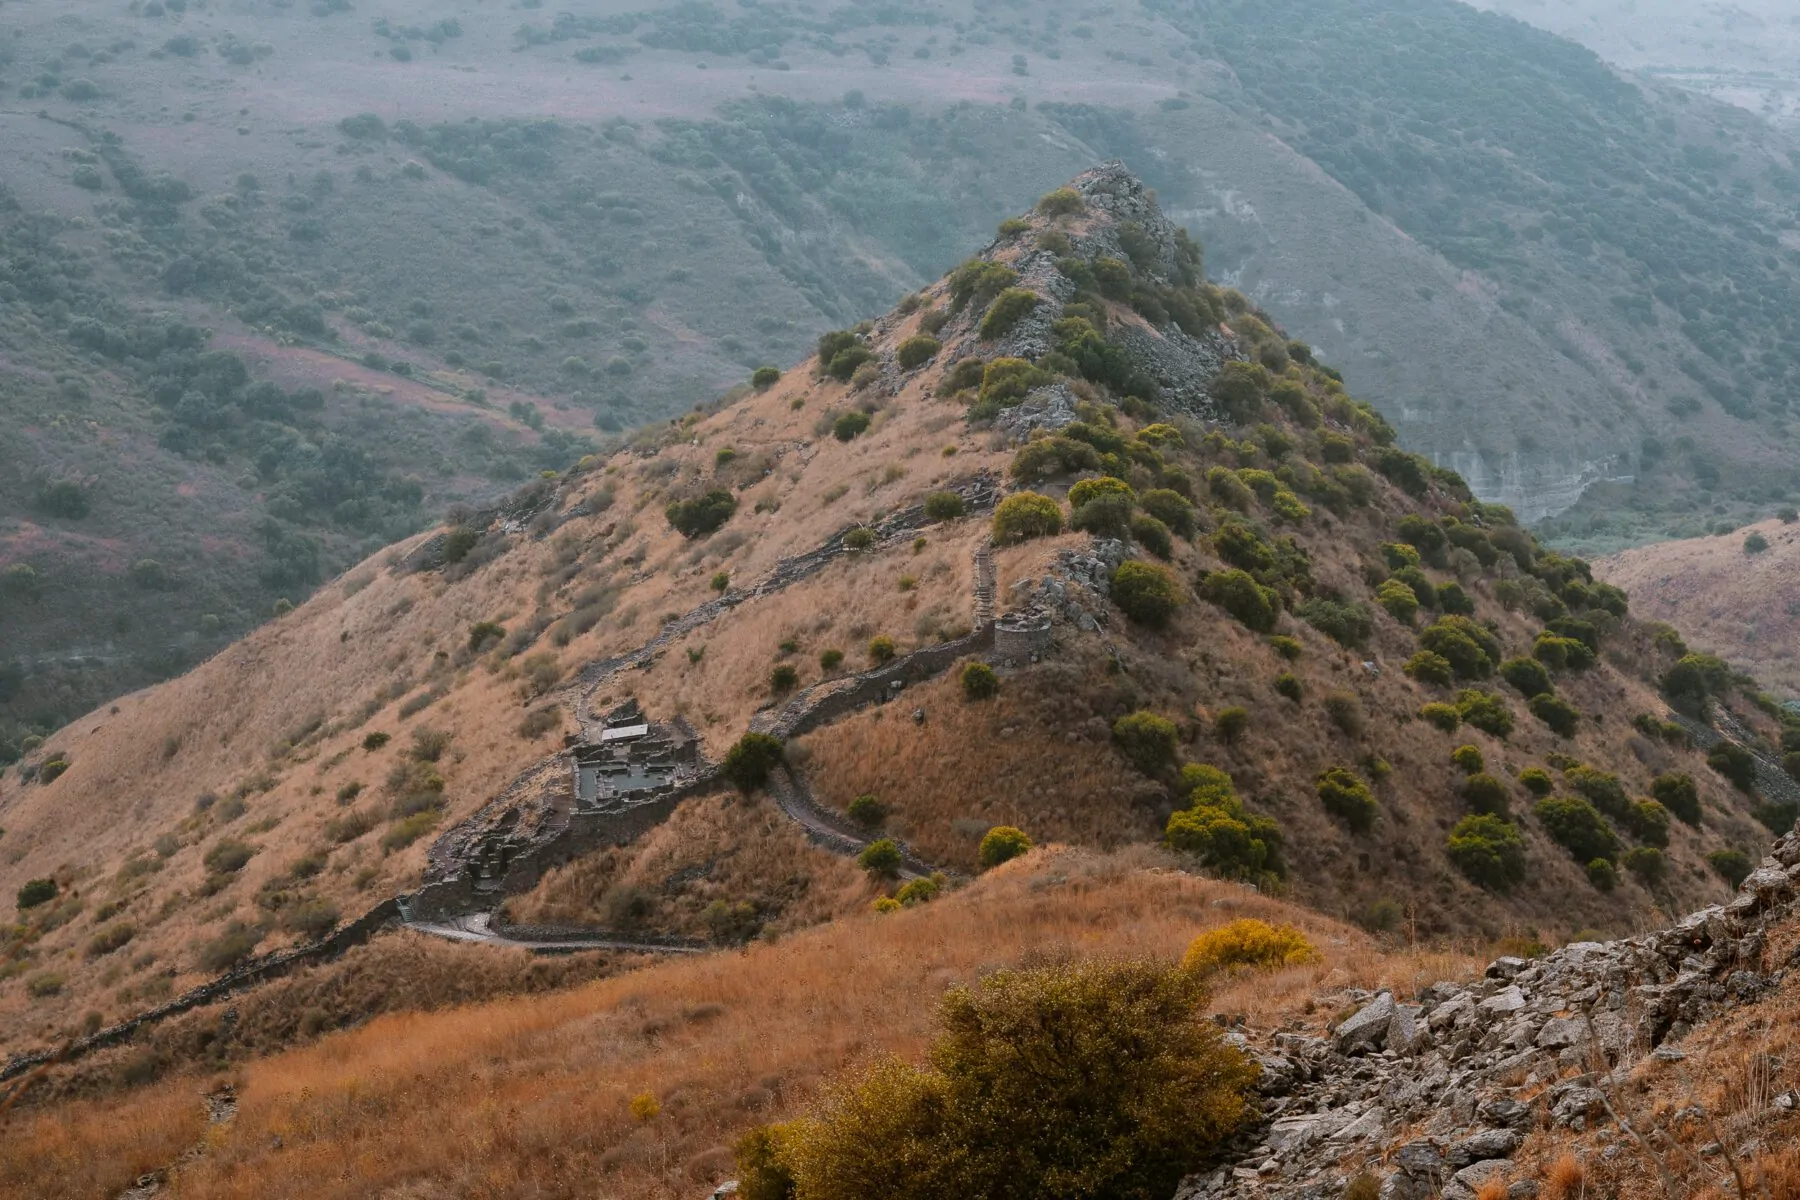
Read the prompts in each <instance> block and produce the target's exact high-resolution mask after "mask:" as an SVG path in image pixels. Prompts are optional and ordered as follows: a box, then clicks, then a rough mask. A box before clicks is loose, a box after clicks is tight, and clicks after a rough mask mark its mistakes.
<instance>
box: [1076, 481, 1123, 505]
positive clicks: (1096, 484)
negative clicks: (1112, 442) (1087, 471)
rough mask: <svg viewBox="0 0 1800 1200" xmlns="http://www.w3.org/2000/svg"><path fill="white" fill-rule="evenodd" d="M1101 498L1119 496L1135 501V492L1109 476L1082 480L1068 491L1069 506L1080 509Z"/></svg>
mask: <svg viewBox="0 0 1800 1200" xmlns="http://www.w3.org/2000/svg"><path fill="white" fill-rule="evenodd" d="M1101 496H1120V497H1123V498H1124V499H1126V500H1130V501H1136V499H1137V492H1136V491H1135V490H1133V488H1132V486H1131V485H1130V484H1129V483H1126V482H1125V481H1124V480H1123V479H1115V478H1113V477H1112V476H1110V475H1101V476H1099V477H1098V478H1095V479H1083V480H1082V481H1080V482H1079V483H1077V484H1076V485H1075V486H1074V487H1072V488H1070V489H1069V504H1070V506H1071V507H1073V508H1080V507H1081V506H1082V505H1084V504H1086V503H1088V502H1089V501H1090V500H1096V499H1098V498H1100V497H1101Z"/></svg>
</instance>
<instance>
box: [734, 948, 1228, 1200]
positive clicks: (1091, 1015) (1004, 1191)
mask: <svg viewBox="0 0 1800 1200" xmlns="http://www.w3.org/2000/svg"><path fill="white" fill-rule="evenodd" d="M1205 996H1206V992H1205V986H1204V983H1203V981H1202V980H1201V979H1200V977H1199V976H1198V975H1196V974H1195V973H1193V972H1189V971H1183V970H1180V969H1178V968H1175V967H1173V966H1169V965H1166V964H1162V963H1155V962H1142V961H1093V962H1085V963H1076V964H1072V965H1068V966H1059V967H1051V968H1045V969H1042V970H1035V971H1001V972H997V973H995V974H993V975H990V976H988V977H987V978H986V979H984V980H982V981H981V982H980V983H979V984H976V985H974V986H973V987H968V988H957V989H954V990H952V991H951V992H950V993H949V994H948V995H946V996H945V998H944V1000H943V1002H942V1003H941V1004H940V1006H939V1009H938V1026H939V1030H940V1032H939V1034H938V1036H937V1038H936V1039H935V1040H934V1042H933V1044H932V1047H931V1050H930V1056H929V1064H928V1065H927V1066H923V1067H914V1066H911V1065H909V1064H906V1063H902V1062H900V1061H898V1060H896V1059H891V1058H890V1059H883V1060H881V1061H878V1062H876V1063H875V1064H874V1065H872V1066H870V1067H868V1068H866V1069H864V1070H863V1071H862V1072H860V1073H859V1074H858V1075H856V1076H852V1077H850V1078H848V1079H846V1080H844V1081H843V1082H841V1083H839V1084H838V1085H837V1086H836V1087H833V1088H830V1089H828V1090H827V1092H826V1094H825V1096H824V1099H823V1101H822V1103H821V1104H820V1106H819V1108H818V1109H817V1110H816V1111H815V1112H814V1113H813V1114H811V1115H809V1116H807V1117H804V1118H802V1119H801V1120H799V1121H796V1122H793V1123H792V1124H791V1125H789V1126H787V1127H786V1128H785V1130H783V1131H782V1132H780V1133H779V1134H775V1135H772V1136H771V1137H770V1138H769V1139H768V1140H767V1141H766V1142H765V1143H764V1144H763V1145H762V1146H760V1147H757V1148H754V1149H753V1150H752V1152H751V1153H750V1154H747V1155H744V1157H745V1159H746V1160H748V1161H749V1162H751V1163H752V1164H753V1165H756V1166H757V1167H758V1169H759V1174H758V1176H757V1179H758V1186H759V1187H760V1186H762V1181H763V1180H765V1179H768V1178H769V1177H770V1175H771V1174H772V1173H773V1172H771V1170H770V1167H771V1160H773V1162H774V1163H776V1164H779V1167H781V1168H784V1169H786V1170H788V1171H791V1173H792V1176H793V1180H794V1183H795V1185H796V1186H795V1192H794V1194H795V1195H796V1196H797V1197H800V1198H801V1200H867V1198H868V1197H870V1196H887V1197H919V1198H925V1197H934V1198H935V1197H944V1198H949V1197H973V1196H1049V1195H1055V1196H1063V1197H1069V1198H1071V1200H1087V1198H1092V1200H1101V1198H1103V1197H1104V1198H1109V1200H1110V1198H1115V1197H1116V1198H1118V1200H1151V1198H1159V1197H1162V1196H1166V1195H1169V1194H1170V1193H1171V1192H1172V1191H1173V1190H1174V1188H1175V1186H1176V1184H1177V1183H1178V1182H1179V1181H1180V1179H1181V1177H1182V1176H1183V1175H1184V1174H1186V1173H1187V1172H1189V1171H1191V1170H1193V1169H1195V1168H1196V1167H1198V1166H1199V1165H1200V1164H1202V1163H1204V1162H1207V1161H1208V1160H1209V1159H1210V1158H1211V1157H1213V1156H1214V1155H1216V1154H1217V1153H1218V1151H1219V1149H1220V1148H1221V1146H1222V1145H1223V1144H1224V1142H1225V1141H1226V1140H1227V1139H1228V1138H1229V1137H1230V1136H1231V1135H1232V1134H1233V1133H1234V1132H1235V1131H1236V1130H1237V1129H1238V1127H1239V1126H1240V1124H1241V1123H1242V1122H1243V1120H1244V1118H1245V1116H1246V1114H1247V1111H1248V1100H1249V1096H1250V1093H1251V1089H1252V1088H1253V1087H1254V1084H1255V1079H1256V1071H1255V1068H1254V1067H1253V1066H1251V1065H1250V1063H1249V1062H1248V1061H1247V1060H1246V1059H1245V1057H1244V1056H1243V1054H1242V1053H1241V1052H1240V1051H1238V1050H1237V1049H1236V1048H1235V1047H1232V1046H1231V1045H1229V1044H1228V1043H1226V1042H1225V1041H1224V1038H1223V1036H1222V1034H1221V1032H1220V1030H1219V1029H1218V1027H1217V1026H1216V1025H1214V1024H1213V1023H1212V1022H1211V1021H1209V1020H1207V1019H1206V1017H1205V1014H1204V1012H1203V1011H1202V1007H1201V1006H1202V1004H1203V1003H1204V1000H1205ZM744 1148H745V1147H744V1145H743V1144H742V1143H740V1154H743V1151H744ZM777 1178H778V1176H777ZM769 1194H773V1193H768V1192H762V1193H759V1196H760V1195H769Z"/></svg>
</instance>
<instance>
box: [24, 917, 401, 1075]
mask: <svg viewBox="0 0 1800 1200" xmlns="http://www.w3.org/2000/svg"><path fill="white" fill-rule="evenodd" d="M399 919H400V906H399V903H398V902H397V901H395V900H383V901H382V902H381V903H380V904H377V905H376V906H375V907H374V908H372V909H370V910H369V911H368V912H366V913H364V914H363V915H362V916H360V917H358V918H357V919H356V920H354V921H351V922H349V923H348V924H346V925H340V926H339V927H338V928H336V929H334V930H332V931H331V932H330V933H328V934H326V935H325V936H324V937H322V938H320V939H319V940H318V941H315V942H308V943H307V944H306V945H304V946H296V947H294V948H293V949H291V950H282V951H278V952H276V953H274V954H269V955H264V956H263V957H261V958H258V959H253V960H251V961H250V962H247V963H245V964H244V965H243V966H241V967H239V968H237V969H236V970H234V971H230V972H227V973H226V974H224V975H221V976H219V977H218V978H217V979H214V980H212V981H211V982H209V983H203V984H201V985H200V986H199V987H197V988H193V989H191V990H190V991H187V992H184V993H182V994H181V995H179V996H177V997H175V999H173V1000H170V1001H168V1002H167V1003H165V1004H161V1005H158V1006H157V1007H155V1008H153V1009H150V1010H149V1011H147V1012H142V1013H139V1014H138V1015H137V1016H135V1017H132V1018H130V1019H129V1020H126V1021H121V1022H119V1023H118V1024H117V1025H113V1026H111V1027H109V1028H106V1029H102V1030H100V1031H99V1032H98V1033H94V1034H91V1035H89V1036H87V1037H85V1038H82V1039H80V1040H79V1041H76V1042H71V1043H69V1044H68V1045H67V1046H65V1047H63V1048H62V1049H60V1050H40V1051H37V1052H36V1053H33V1054H20V1055H16V1056H14V1057H13V1058H11V1059H9V1060H8V1061H7V1063H6V1065H5V1066H0V1083H4V1082H6V1081H7V1080H10V1079H16V1078H18V1077H19V1076H20V1075H23V1074H25V1073H27V1072H29V1071H31V1070H32V1069H34V1068H36V1067H41V1066H46V1065H48V1064H50V1063H54V1062H71V1061H73V1060H75V1059H77V1058H80V1057H81V1056H82V1055H84V1054H88V1053H90V1052H91V1051H94V1050H102V1049H105V1048H106V1047H108V1046H117V1045H119V1044H121V1043H123V1042H127V1041H130V1040H131V1037H132V1035H133V1034H135V1033H136V1032H137V1031H138V1030H140V1029H142V1028H144V1027H145V1026H146V1025H154V1024H156V1023H157V1022H158V1021H163V1020H166V1019H167V1018H169V1017H173V1016H177V1015H179V1014H181V1013H184V1012H187V1011H189V1010H190V1009H195V1008H199V1007H201V1006H203V1005H207V1004H211V1003H213V1002H215V1001H218V1000H223V999H224V998H225V997H227V996H229V995H231V994H232V993H234V992H240V991H243V990H244V989H245V988H250V987H254V986H256V985H258V984H262V983H267V982H268V981H269V980H271V979H276V978H279V977H280V976H282V975H286V974H287V973H288V972H290V971H293V970H295V969H296V968H299V967H305V966H311V965H312V964H313V963H319V962H327V961H329V960H331V959H333V958H336V957H337V956H338V955H340V954H342V953H343V952H344V951H346V950H348V949H350V948H351V947H353V946H360V945H362V944H363V943H364V942H366V941H368V940H369V939H370V938H372V937H374V936H375V934H377V933H378V932H380V931H381V930H382V929H384V928H386V927H387V926H388V925H391V924H394V923H396V922H397V921H398V920H399Z"/></svg>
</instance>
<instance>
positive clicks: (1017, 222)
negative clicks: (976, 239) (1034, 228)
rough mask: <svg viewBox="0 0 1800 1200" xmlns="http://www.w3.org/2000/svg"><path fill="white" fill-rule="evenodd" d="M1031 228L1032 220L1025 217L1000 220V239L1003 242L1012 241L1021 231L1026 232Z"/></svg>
mask: <svg viewBox="0 0 1800 1200" xmlns="http://www.w3.org/2000/svg"><path fill="white" fill-rule="evenodd" d="M1030 228H1031V222H1030V221H1027V220H1025V219H1024V218H1023V217H1008V218H1006V220H1004V221H1002V222H1000V229H999V235H1000V240H1001V241H1003V242H1004V241H1011V240H1012V239H1013V238H1016V237H1018V236H1019V235H1020V234H1021V233H1024V232H1025V231H1026V230H1027V229H1030Z"/></svg>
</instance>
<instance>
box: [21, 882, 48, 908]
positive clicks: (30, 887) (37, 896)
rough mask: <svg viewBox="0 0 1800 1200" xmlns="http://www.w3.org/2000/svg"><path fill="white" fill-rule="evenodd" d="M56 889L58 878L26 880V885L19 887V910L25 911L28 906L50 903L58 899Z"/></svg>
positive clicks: (34, 906) (33, 906)
mask: <svg viewBox="0 0 1800 1200" xmlns="http://www.w3.org/2000/svg"><path fill="white" fill-rule="evenodd" d="M56 890H57V889H56V880H54V879H28V880H26V881H25V884H24V886H23V887H21V888H20V889H19V896H18V904H19V911H20V912H24V911H25V910H26V909H28V908H36V907H37V906H38V905H40V904H48V903H49V902H50V901H52V900H54V899H56Z"/></svg>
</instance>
